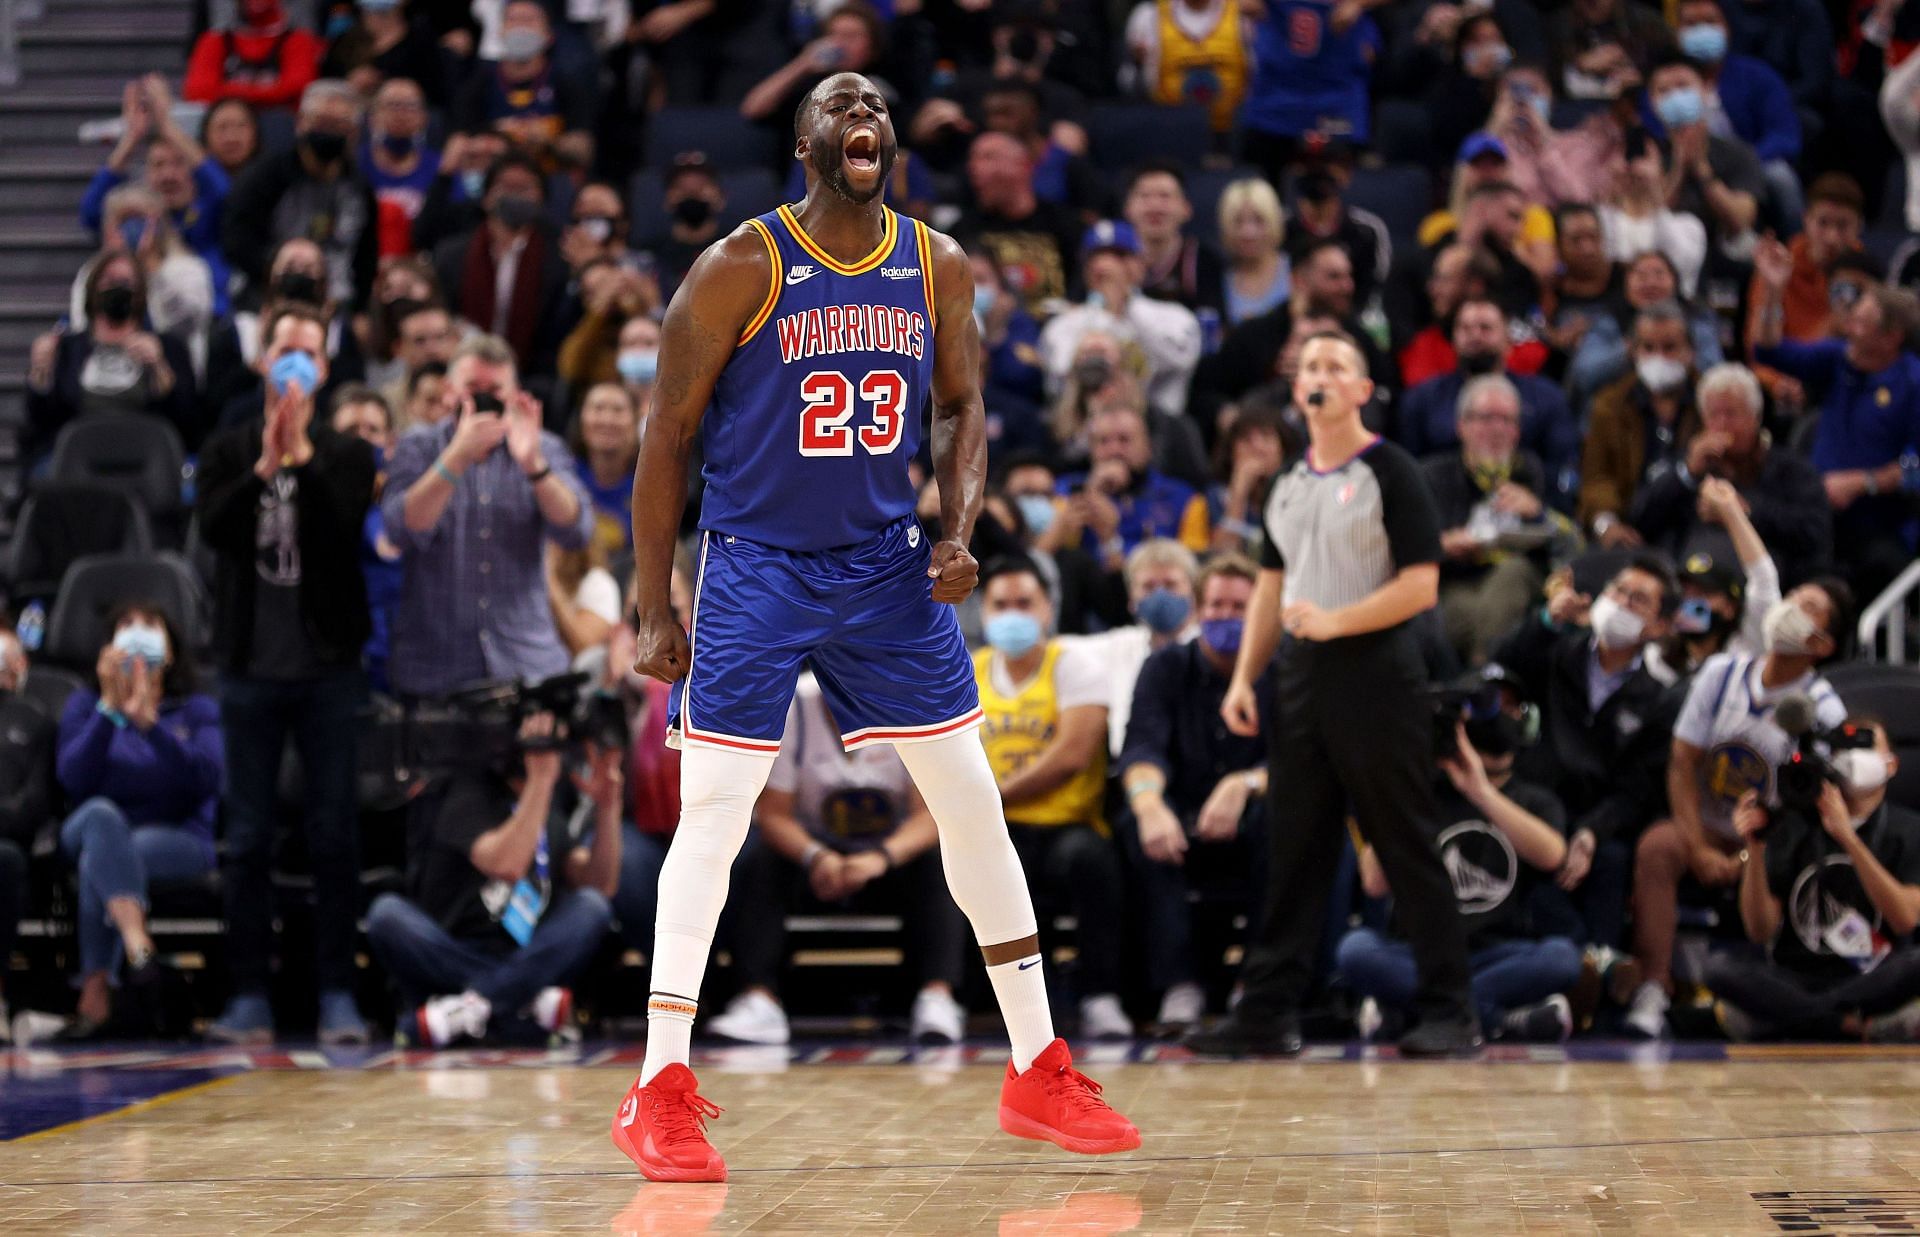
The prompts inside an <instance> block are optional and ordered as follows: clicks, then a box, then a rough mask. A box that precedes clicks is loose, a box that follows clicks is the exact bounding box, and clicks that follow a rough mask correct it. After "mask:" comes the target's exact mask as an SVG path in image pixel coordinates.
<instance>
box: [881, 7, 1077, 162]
mask: <svg viewBox="0 0 1920 1237" xmlns="http://www.w3.org/2000/svg"><path fill="white" fill-rule="evenodd" d="M1074 16H1075V13H1074V11H1073V10H1072V9H1059V8H1052V9H1049V8H1048V7H1047V6H1044V5H1041V4H1034V3H1030V2H1025V0H1015V2H1014V3H1011V4H1005V5H1001V6H999V7H997V8H995V9H994V10H993V11H992V13H991V14H990V16H989V19H988V20H989V21H990V22H991V27H990V29H989V31H988V38H987V44H986V46H984V47H981V48H980V49H979V51H980V53H981V54H980V55H979V56H977V57H976V60H977V61H978V62H979V63H978V64H977V66H976V67H974V68H968V69H963V70H962V71H961V72H960V73H959V74H958V75H957V76H956V78H955V81H954V84H953V86H952V87H951V88H949V89H947V90H945V91H942V92H940V96H941V97H936V98H932V99H929V100H928V101H927V102H926V104H925V105H924V106H922V107H920V108H919V109H918V110H917V111H915V112H914V113H913V120H912V122H911V124H910V126H909V128H908V136H907V144H910V145H912V146H913V147H915V148H916V149H931V150H933V151H935V152H936V153H938V152H939V151H940V149H941V147H942V146H943V145H945V144H946V143H944V142H943V139H945V138H947V137H948V136H949V135H953V134H963V135H964V134H969V133H973V132H975V131H976V130H977V129H978V127H979V125H978V123H977V122H978V121H980V120H982V119H984V112H985V107H984V100H985V96H986V93H987V91H988V90H990V89H991V88H992V87H993V86H994V85H995V84H996V83H998V82H1004V81H1007V80H1008V79H1017V80H1019V81H1022V82H1025V83H1027V84H1029V85H1031V86H1032V87H1033V88H1034V89H1035V90H1037V91H1039V93H1040V103H1041V112H1042V115H1043V118H1044V120H1045V123H1046V126H1047V135H1048V137H1049V138H1050V139H1051V140H1052V141H1053V142H1055V143H1056V144H1058V145H1059V146H1060V147H1061V148H1062V149H1064V150H1070V151H1084V150H1086V148H1087V132H1086V130H1085V129H1084V128H1083V127H1081V124H1080V120H1081V119H1082V117H1083V115H1084V113H1085V112H1086V101H1085V99H1084V98H1083V97H1082V94H1083V90H1077V89H1075V87H1074V85H1073V84H1070V83H1072V82H1073V78H1072V76H1071V74H1072V72H1073V70H1074V69H1075V68H1077V67H1079V62H1080V61H1082V60H1087V61H1092V60H1094V58H1093V57H1083V56H1078V55H1067V56H1060V57H1056V56H1055V55H1054V53H1055V52H1056V51H1058V50H1059V49H1060V48H1061V47H1062V45H1063V42H1064V41H1063V39H1062V38H1061V37H1060V36H1061V31H1060V30H1059V29H1058V27H1059V26H1060V25H1061V24H1062V23H1063V22H1064V21H1066V20H1068V19H1071V18H1072V17H1074ZM1068 37H1069V38H1073V36H1072V35H1069V36H1068ZM1074 41H1077V39H1076V40H1074ZM1069 46H1070V44H1069ZM1100 59H1101V62H1100V63H1089V64H1087V65H1086V69H1087V76H1088V77H1091V78H1093V79H1094V81H1093V83H1092V84H1093V86H1094V87H1095V88H1096V89H1100V90H1105V89H1106V88H1107V85H1108V83H1109V82H1110V81H1111V80H1112V79H1111V77H1110V76H1109V75H1108V68H1107V65H1106V64H1105V63H1104V58H1100Z"/></svg>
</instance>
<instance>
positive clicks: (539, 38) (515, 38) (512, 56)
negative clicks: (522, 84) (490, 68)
mask: <svg viewBox="0 0 1920 1237" xmlns="http://www.w3.org/2000/svg"><path fill="white" fill-rule="evenodd" d="M546 50H547V36H546V35H544V34H541V33H540V32H539V31H538V30H506V31H502V32H501V34H500V59H502V60H511V61H513V62H514V63H516V64H525V63H526V62H527V61H529V60H532V59H533V58H534V57H535V56H538V55H539V54H540V53H541V52H544V51H546Z"/></svg>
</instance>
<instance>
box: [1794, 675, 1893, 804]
mask: <svg viewBox="0 0 1920 1237" xmlns="http://www.w3.org/2000/svg"><path fill="white" fill-rule="evenodd" d="M1773 720H1774V724H1775V725H1777V726H1779V727H1780V729H1782V730H1784V731H1786V732H1787V734H1788V735H1790V736H1792V738H1793V741H1794V747H1793V754H1792V755H1790V756H1788V757H1787V758H1786V760H1785V761H1784V762H1782V763H1781V765H1780V766H1779V768H1777V769H1775V770H1774V776H1773V784H1774V791H1775V793H1776V794H1777V795H1778V797H1779V800H1780V806H1781V808H1782V809H1785V810H1790V811H1796V812H1802V813H1806V814H1808V815H1809V816H1810V817H1812V816H1817V814H1818V811H1819V802H1820V788H1821V787H1822V786H1823V785H1825V784H1827V783H1829V782H1831V783H1832V784H1833V785H1835V786H1837V787H1839V788H1840V789H1841V790H1843V791H1844V790H1845V789H1846V787H1847V783H1846V780H1845V779H1844V778H1842V777H1841V776H1840V772H1839V770H1837V769H1835V768H1834V767H1833V761H1832V760H1831V759H1830V756H1831V755H1832V754H1833V753H1835V752H1844V751H1847V750H1849V749H1852V748H1870V747H1872V746H1873V731H1872V730H1871V729H1866V728H1862V727H1859V726H1855V725H1853V724H1851V723H1847V724H1843V725H1839V726H1822V725H1820V724H1819V722H1818V721H1817V720H1816V717H1815V714H1814V705H1813V700H1812V698H1811V697H1809V696H1806V695H1804V694H1802V693H1799V692H1795V693H1794V694H1793V695H1790V696H1788V697H1786V698H1785V699H1783V700H1781V701H1780V703H1779V705H1778V706H1777V707H1776V708H1775V709H1774V711H1773ZM1822 748H1824V749H1825V750H1824V751H1822V750H1821V749H1822Z"/></svg>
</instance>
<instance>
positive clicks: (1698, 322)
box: [1567, 251, 1721, 406]
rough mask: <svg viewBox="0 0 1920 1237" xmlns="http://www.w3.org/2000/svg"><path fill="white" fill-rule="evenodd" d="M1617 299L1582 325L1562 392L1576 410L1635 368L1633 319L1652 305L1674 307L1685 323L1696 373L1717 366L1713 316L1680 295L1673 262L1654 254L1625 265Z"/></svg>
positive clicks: (1717, 335)
mask: <svg viewBox="0 0 1920 1237" xmlns="http://www.w3.org/2000/svg"><path fill="white" fill-rule="evenodd" d="M1620 287H1621V292H1622V300H1621V301H1620V302H1617V303H1616V304H1615V305H1614V307H1613V308H1612V310H1611V311H1610V312H1608V313H1606V314H1603V315H1600V316H1598V317H1596V318H1594V319H1593V321H1592V322H1590V323H1588V324H1587V330H1586V332H1585V334H1583V335H1582V336H1581V339H1580V346H1579V347H1578V348H1577V349H1575V350H1574V354H1573V360H1572V361H1571V362H1570V363H1569V364H1568V366H1567V388H1568V390H1569V392H1570V393H1571V399H1572V400H1573V402H1574V404H1575V405H1576V406H1578V405H1582V404H1585V403H1587V402H1588V401H1590V400H1592V399H1593V398H1594V396H1595V394H1596V393H1597V392H1599V391H1600V390H1601V389H1602V388H1604V387H1606V386H1608V385H1610V384H1612V383H1614V382H1616V381H1618V380H1619V379H1620V378H1622V377H1624V376H1625V375H1626V374H1628V373H1630V372H1632V370H1633V368H1634V358H1633V355H1632V352H1631V350H1630V348H1629V347H1628V341H1629V338H1630V336H1631V334H1632V330H1633V324H1634V320H1635V317H1636V315H1638V314H1640V313H1642V312H1645V311H1646V310H1647V309H1649V308H1651V307H1652V306H1654V305H1662V304H1675V305H1678V306H1679V307H1680V312H1681V314H1682V315H1683V316H1684V317H1685V318H1686V322H1687V337H1688V339H1689V341H1690V342H1691V343H1692V346H1693V364H1694V367H1695V368H1696V369H1702V370H1704V369H1710V368H1712V367H1713V366H1715V365H1718V364H1719V363H1720V361H1721V352H1720V332H1719V326H1718V323H1717V321H1716V320H1715V318H1714V316H1713V315H1712V314H1710V313H1708V312H1706V311H1704V310H1701V309H1698V308H1696V307H1695V306H1693V305H1692V304H1690V303H1689V302H1688V301H1687V300H1685V299H1684V298H1683V297H1682V296H1681V294H1680V276H1679V274H1678V272H1677V271H1676V270H1675V268H1674V265H1673V261H1672V259H1670V258H1668V257H1667V256H1666V255H1665V254H1663V253H1660V252H1658V251H1649V252H1646V253H1642V254H1640V255H1638V256H1637V257H1634V258H1630V259H1628V261H1627V264H1626V268H1625V271H1624V273H1623V274H1622V276H1621V283H1620Z"/></svg>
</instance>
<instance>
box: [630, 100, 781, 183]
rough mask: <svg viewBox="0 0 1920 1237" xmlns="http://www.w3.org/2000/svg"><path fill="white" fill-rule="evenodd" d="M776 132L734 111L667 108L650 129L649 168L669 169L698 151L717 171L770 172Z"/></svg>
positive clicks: (728, 109)
mask: <svg viewBox="0 0 1920 1237" xmlns="http://www.w3.org/2000/svg"><path fill="white" fill-rule="evenodd" d="M778 147H779V141H778V139H777V138H776V136H775V131H774V130H773V129H772V128H770V127H769V126H766V125H760V124H755V123H754V122H753V121H751V120H747V119H745V118H743V117H742V116H741V115H740V113H739V111H738V110H737V109H735V108H731V107H667V108H662V109H660V111H658V112H656V113H655V114H654V117H653V123H652V125H650V126H649V127H648V129H647V166H648V167H652V168H661V169H665V168H669V167H672V166H673V160H674V156H676V155H681V154H685V153H687V152H688V151H695V150H697V151H699V152H701V153H702V154H704V155H706V157H707V160H708V161H709V162H710V163H712V164H713V166H714V167H716V168H771V167H772V166H773V161H774V157H775V155H776V154H777V153H778Z"/></svg>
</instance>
